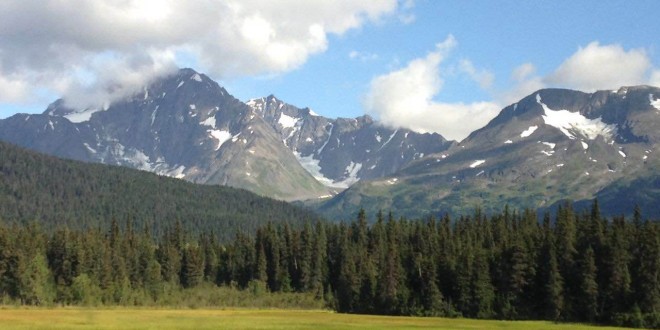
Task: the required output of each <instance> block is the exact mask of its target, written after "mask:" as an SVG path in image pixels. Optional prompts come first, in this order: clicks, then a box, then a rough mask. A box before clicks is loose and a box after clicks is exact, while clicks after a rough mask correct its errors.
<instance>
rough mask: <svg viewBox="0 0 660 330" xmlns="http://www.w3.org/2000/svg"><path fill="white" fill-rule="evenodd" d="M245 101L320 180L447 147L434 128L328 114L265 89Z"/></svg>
mask: <svg viewBox="0 0 660 330" xmlns="http://www.w3.org/2000/svg"><path fill="white" fill-rule="evenodd" d="M247 104H248V105H249V106H250V107H251V108H252V109H254V111H255V113H256V114H257V115H258V116H261V117H262V118H264V120H265V121H266V122H267V123H269V124H270V125H271V127H272V128H273V129H274V130H275V131H276V132H278V133H279V134H280V138H281V139H282V141H283V142H284V144H285V145H286V146H287V147H288V148H289V149H290V150H291V151H292V152H293V154H294V155H295V156H296V157H297V158H298V160H299V161H300V163H301V164H302V165H303V166H304V167H305V168H306V169H307V170H308V171H309V172H310V173H312V174H313V175H314V177H315V178H316V179H317V180H319V181H320V182H322V183H324V184H325V185H327V186H329V187H333V188H337V189H344V188H348V187H349V186H351V185H352V184H354V183H355V182H357V181H359V180H368V179H374V178H380V177H383V176H387V175H390V174H392V173H394V172H396V171H397V170H399V169H401V168H402V167H403V166H405V165H407V164H409V163H410V162H412V161H414V160H417V159H421V158H422V157H424V155H428V154H431V153H437V152H441V151H444V150H446V149H448V148H449V147H450V146H451V145H452V143H454V142H452V141H447V140H445V139H444V138H443V137H442V136H440V135H439V134H435V133H434V134H420V133H416V132H413V131H410V130H408V129H392V128H388V127H384V126H382V125H380V124H379V123H378V122H376V121H374V120H373V119H372V118H371V117H369V116H362V117H358V118H338V119H329V118H325V117H322V116H319V115H318V114H316V113H314V112H313V111H312V110H310V109H309V108H305V109H300V108H297V107H295V106H292V105H290V104H287V103H285V102H283V101H281V100H278V99H277V98H275V97H274V96H272V95H270V96H268V97H265V98H260V99H253V100H250V101H248V102H247Z"/></svg>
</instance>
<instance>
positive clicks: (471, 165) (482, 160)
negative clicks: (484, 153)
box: [470, 159, 486, 168]
mask: <svg viewBox="0 0 660 330" xmlns="http://www.w3.org/2000/svg"><path fill="white" fill-rule="evenodd" d="M485 162H486V160H485V159H480V160H477V161H475V162H474V163H472V164H470V168H475V167H477V166H479V165H481V164H483V163H485Z"/></svg>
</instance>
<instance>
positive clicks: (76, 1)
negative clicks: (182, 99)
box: [0, 0, 399, 102]
mask: <svg viewBox="0 0 660 330" xmlns="http://www.w3.org/2000/svg"><path fill="white" fill-rule="evenodd" d="M398 8H399V3H398V2H397V0H382V1H360V2H356V1H352V0H337V1H295V0H281V1H268V0H188V1H178V0H98V1H88V0H4V1H2V2H0V84H2V86H10V87H12V86H13V87H14V88H11V90H13V91H12V92H7V91H3V92H2V94H0V101H12V102H13V101H15V100H16V99H24V98H27V97H29V95H30V93H31V92H34V91H30V90H25V89H26V88H27V87H25V86H30V87H29V88H27V89H30V88H35V87H36V88H48V89H52V90H56V91H59V92H63V93H64V94H65V95H71V96H80V95H82V94H83V92H85V93H87V94H89V93H90V92H91V94H95V95H97V97H98V96H102V95H105V97H106V98H113V97H116V96H117V95H120V94H122V93H127V92H128V91H129V90H131V86H134V85H141V84H143V83H145V82H146V81H148V80H149V79H150V78H151V77H153V76H156V75H158V74H162V73H163V72H167V70H170V69H171V68H172V67H174V65H175V64H177V63H179V62H180V58H192V59H193V60H194V62H196V63H198V64H199V65H200V68H201V69H203V70H204V71H206V72H208V73H209V74H211V75H212V76H214V77H216V78H222V79H225V78H232V77H238V76H245V75H268V74H278V73H282V72H287V71H290V70H293V69H296V68H298V67H299V66H301V65H302V64H304V63H305V62H306V60H307V59H308V58H309V57H310V56H313V55H314V54H317V53H320V52H323V51H325V50H326V49H327V47H328V40H327V39H328V35H330V34H335V35H341V34H343V33H345V32H346V31H348V30H351V29H356V28H359V27H361V26H363V25H364V24H365V23H367V22H374V21H379V20H381V19H383V17H385V16H386V15H390V14H394V13H396V12H397V10H398ZM163 55H165V56H163ZM112 72H114V73H115V74H114V75H112V74H110V73H112ZM116 76H121V77H120V78H116ZM81 77H84V78H86V79H82V80H81V79H79V78H81ZM108 86H114V88H108ZM117 86H123V87H121V88H119V87H117ZM109 90H112V91H113V92H111V93H108V92H107V91H109Z"/></svg>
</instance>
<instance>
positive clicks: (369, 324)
mask: <svg viewBox="0 0 660 330" xmlns="http://www.w3.org/2000/svg"><path fill="white" fill-rule="evenodd" d="M0 327H2V328H5V329H262V330H267V329H317V330H324V329H348V328H350V329H446V330H452V329H456V330H459V329H503V330H506V329H511V330H521V329H530V330H531V329H534V330H561V329H571V330H608V329H615V328H611V327H596V326H588V325H581V324H556V323H551V322H539V321H515V322H511V321H484V320H469V319H446V318H437V317H394V316H373V315H350V314H336V313H332V312H327V311H299V310H240V309H239V310H202V309H195V310H190V309H183V310H181V309H179V310H172V309H141V308H131V309H124V308H118V309H85V308H82V309H81V308H57V309H35V308H30V309H4V310H2V311H0Z"/></svg>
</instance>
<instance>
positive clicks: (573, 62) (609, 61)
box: [497, 41, 660, 104]
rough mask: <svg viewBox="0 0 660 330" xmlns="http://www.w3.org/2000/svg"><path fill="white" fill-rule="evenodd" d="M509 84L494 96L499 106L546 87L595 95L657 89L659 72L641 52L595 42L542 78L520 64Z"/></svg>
mask: <svg viewBox="0 0 660 330" xmlns="http://www.w3.org/2000/svg"><path fill="white" fill-rule="evenodd" d="M511 82H512V84H511V86H510V88H508V89H507V90H505V91H504V92H502V93H499V95H498V96H497V98H498V99H499V100H500V103H502V104H510V103H514V102H517V101H518V100H520V99H521V98H523V97H525V96H527V95H529V94H531V93H533V92H535V91H537V90H539V89H542V88H547V87H558V88H570V89H576V90H580V91H584V92H594V91H597V90H607V89H617V88H619V87H621V86H632V85H645V84H648V85H653V86H660V70H658V69H655V68H654V67H653V66H652V64H651V60H650V58H649V57H648V55H647V54H646V51H645V50H644V49H630V50H625V49H624V48H623V47H622V46H621V45H618V44H611V45H601V44H600V43H599V42H597V41H594V42H591V43H589V44H588V45H587V46H586V47H580V48H578V50H577V51H576V52H575V53H573V54H571V56H569V57H568V58H567V59H566V60H564V61H563V62H562V63H561V64H560V65H559V67H557V68H556V69H555V70H554V71H553V72H552V73H550V74H548V75H545V76H542V75H539V74H537V72H536V67H535V66H534V64H532V63H525V64H522V65H520V66H518V67H516V68H515V69H514V70H513V71H512V73H511Z"/></svg>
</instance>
